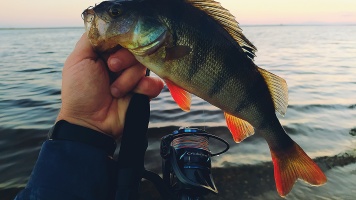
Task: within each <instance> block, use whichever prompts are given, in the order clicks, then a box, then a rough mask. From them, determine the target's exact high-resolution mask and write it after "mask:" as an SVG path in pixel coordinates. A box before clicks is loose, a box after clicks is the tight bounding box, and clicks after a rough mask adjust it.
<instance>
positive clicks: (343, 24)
mask: <svg viewBox="0 0 356 200" xmlns="http://www.w3.org/2000/svg"><path fill="white" fill-rule="evenodd" d="M239 26H240V27H253V26H356V23H340V24H339V23H315V24H314V23H296V24H244V25H242V24H239ZM80 28H83V29H84V28H85V27H84V26H82V27H81V26H48V27H36V26H34V27H30V26H29V27H21V26H19V27H1V26H0V30H5V29H7V30H11V29H80Z"/></svg>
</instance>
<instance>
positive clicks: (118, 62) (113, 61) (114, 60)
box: [109, 58, 121, 69]
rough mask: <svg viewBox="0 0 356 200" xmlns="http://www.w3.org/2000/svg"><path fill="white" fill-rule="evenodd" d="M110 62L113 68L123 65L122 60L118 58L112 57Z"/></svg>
mask: <svg viewBox="0 0 356 200" xmlns="http://www.w3.org/2000/svg"><path fill="white" fill-rule="evenodd" d="M109 64H110V66H111V67H112V68H115V69H118V68H119V67H120V65H121V60H120V59H118V58H112V59H110V63H109Z"/></svg>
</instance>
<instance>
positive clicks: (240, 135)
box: [224, 112, 255, 143]
mask: <svg viewBox="0 0 356 200" xmlns="http://www.w3.org/2000/svg"><path fill="white" fill-rule="evenodd" d="M224 115H225V119H226V124H227V127H228V128H229V130H230V132H231V134H232V137H233V138H234V141H235V142H236V143H239V142H241V141H242V140H244V139H246V138H247V137H249V136H251V135H253V134H254V133H255V130H254V128H253V126H252V125H251V124H250V123H248V122H247V121H245V120H242V119H240V118H238V117H235V116H233V115H230V114H228V113H226V112H224Z"/></svg>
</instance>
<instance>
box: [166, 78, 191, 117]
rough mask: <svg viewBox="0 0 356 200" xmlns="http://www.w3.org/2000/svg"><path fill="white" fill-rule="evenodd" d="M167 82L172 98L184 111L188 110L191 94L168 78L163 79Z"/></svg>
mask: <svg viewBox="0 0 356 200" xmlns="http://www.w3.org/2000/svg"><path fill="white" fill-rule="evenodd" d="M164 81H165V82H166V84H167V87H168V89H169V91H170V92H171V95H172V97H173V99H174V101H175V102H176V103H177V104H178V106H179V107H180V108H181V109H182V110H184V111H186V112H189V111H190V104H191V95H190V93H189V92H187V91H185V90H184V89H183V88H181V87H179V86H177V85H176V84H174V83H173V82H171V81H169V80H164Z"/></svg>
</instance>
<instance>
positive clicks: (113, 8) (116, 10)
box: [82, 0, 167, 56]
mask: <svg viewBox="0 0 356 200" xmlns="http://www.w3.org/2000/svg"><path fill="white" fill-rule="evenodd" d="M82 17H83V20H84V24H85V29H86V32H87V35H88V38H89V40H90V42H91V44H92V45H93V47H94V48H95V49H96V50H97V51H99V52H105V51H109V50H111V49H114V48H116V47H117V46H121V47H124V48H126V49H128V50H130V51H131V52H133V53H134V54H137V55H141V56H142V55H147V54H151V53H152V51H154V50H156V49H157V48H158V47H159V46H160V45H162V43H163V42H164V39H165V38H166V32H167V31H166V30H167V29H166V27H165V26H164V24H163V23H161V22H160V21H159V18H157V17H156V16H155V14H154V12H151V11H149V8H147V7H146V6H144V5H142V4H141V3H140V2H138V1H123V0H116V1H104V2H102V3H100V4H98V5H96V6H95V7H89V8H88V9H86V10H84V12H83V14H82Z"/></svg>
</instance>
